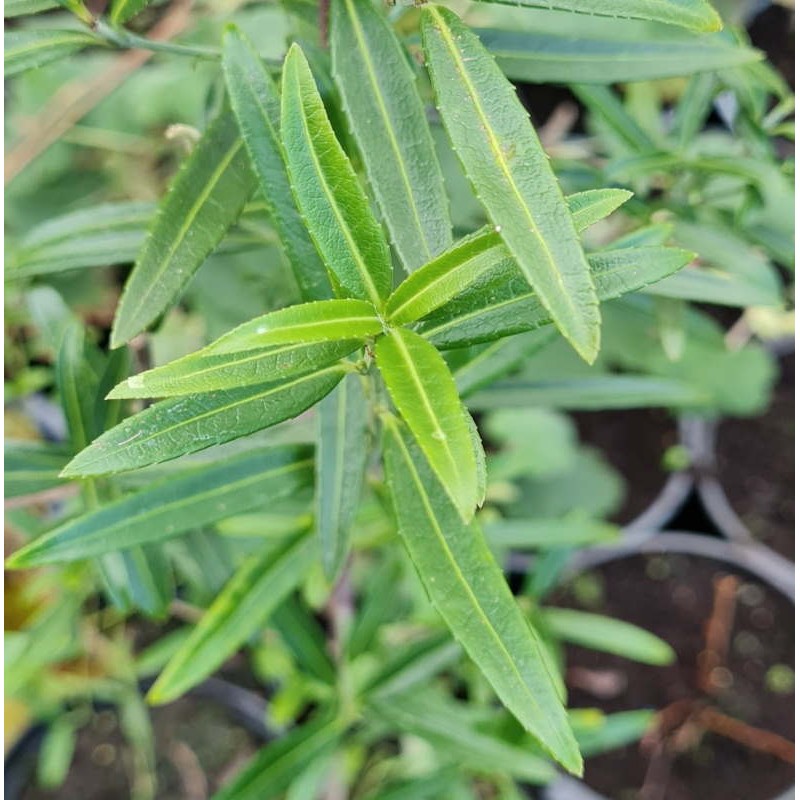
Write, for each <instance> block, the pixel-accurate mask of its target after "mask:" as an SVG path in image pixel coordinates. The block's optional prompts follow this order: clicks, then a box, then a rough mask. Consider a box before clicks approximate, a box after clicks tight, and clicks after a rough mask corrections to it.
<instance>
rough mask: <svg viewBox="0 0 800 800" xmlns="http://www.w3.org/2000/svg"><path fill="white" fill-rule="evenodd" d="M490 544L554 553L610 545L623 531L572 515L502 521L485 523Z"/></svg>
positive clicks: (604, 523) (614, 526) (485, 530)
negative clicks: (587, 546) (596, 545)
mask: <svg viewBox="0 0 800 800" xmlns="http://www.w3.org/2000/svg"><path fill="white" fill-rule="evenodd" d="M483 528H484V532H485V533H486V538H487V540H488V541H489V544H490V545H492V546H493V547H498V548H509V549H514V550H534V549H542V550H551V549H559V548H564V547H585V546H586V545H592V544H606V543H608V542H612V541H614V540H615V539H618V538H619V528H618V527H617V526H616V525H611V524H609V523H607V522H600V521H598V520H594V519H589V518H588V517H584V516H583V515H582V514H572V515H567V516H566V517H561V518H557V519H538V518H534V519H498V520H492V521H490V522H486V523H484V526H483Z"/></svg>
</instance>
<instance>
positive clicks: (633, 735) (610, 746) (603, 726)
mask: <svg viewBox="0 0 800 800" xmlns="http://www.w3.org/2000/svg"><path fill="white" fill-rule="evenodd" d="M569 715H570V720H569V721H570V725H571V726H572V731H573V733H574V734H575V738H576V739H577V740H578V746H579V747H580V748H581V753H583V755H584V757H586V758H590V757H591V756H594V755H599V754H600V753H605V752H607V751H609V750H615V749H616V748H618V747H624V746H625V745H628V744H632V743H633V742H638V741H639V740H640V739H641V738H642V737H643V736H644V734H645V733H646V732H647V730H648V729H649V728H650V726H651V725H652V724H653V721H654V719H655V716H656V714H655V712H654V711H650V710H643V711H618V712H617V713H616V714H603V712H602V711H599V710H598V709H596V708H578V709H574V710H571V711H570V712H569Z"/></svg>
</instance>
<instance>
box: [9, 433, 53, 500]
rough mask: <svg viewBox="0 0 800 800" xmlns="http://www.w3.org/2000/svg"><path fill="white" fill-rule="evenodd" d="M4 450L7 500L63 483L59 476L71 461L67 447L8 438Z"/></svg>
mask: <svg viewBox="0 0 800 800" xmlns="http://www.w3.org/2000/svg"><path fill="white" fill-rule="evenodd" d="M4 450H5V452H4V458H3V466H4V467H5V472H4V473H3V481H4V488H5V496H6V497H7V498H10V497H22V496H24V495H26V494H34V493H35V492H44V491H46V490H47V489H53V488H55V487H56V486H60V485H61V484H62V483H63V480H62V479H61V478H59V473H60V472H61V470H62V469H63V468H64V466H65V465H66V463H67V461H69V451H68V450H67V449H65V448H64V447H60V446H55V445H52V444H45V443H43V442H29V441H13V440H10V439H7V440H6V442H5V448H4Z"/></svg>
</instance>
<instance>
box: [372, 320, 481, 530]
mask: <svg viewBox="0 0 800 800" xmlns="http://www.w3.org/2000/svg"><path fill="white" fill-rule="evenodd" d="M375 360H376V362H377V364H378V369H379V370H380V372H381V376H382V377H383V380H384V381H385V382H386V386H387V388H388V389H389V394H390V395H391V398H392V401H393V402H394V404H395V406H396V407H397V410H398V411H399V412H400V414H401V416H402V417H403V419H404V420H405V421H406V423H407V424H408V426H409V429H410V430H411V432H412V433H413V434H414V438H415V439H416V440H417V442H418V444H419V446H420V448H421V449H422V452H423V453H424V454H425V456H426V458H427V459H428V461H429V462H430V465H431V467H432V468H433V471H434V472H435V473H436V474H437V475H438V476H439V479H440V480H441V482H442V484H443V485H444V487H445V489H446V491H447V493H448V494H449V495H450V497H451V499H452V501H453V503H454V504H455V506H456V508H457V509H458V513H459V514H460V515H461V518H462V519H463V520H464V521H469V520H470V519H471V518H472V516H473V515H474V513H475V505H476V503H477V501H478V494H479V487H478V476H477V470H478V465H477V463H476V459H475V452H474V450H473V445H472V436H471V433H470V428H469V425H468V424H467V422H466V419H465V416H464V415H465V412H464V407H463V405H462V404H461V401H460V400H459V397H458V390H457V389H456V386H455V383H454V382H453V378H452V376H451V375H450V370H449V369H448V368H447V364H445V362H444V359H443V358H442V357H441V355H439V353H438V351H437V350H436V348H434V347H433V346H432V345H430V344H428V343H427V342H426V341H425V340H424V339H423V338H422V337H420V336H418V335H417V334H416V333H414V332H412V331H409V330H406V329H405V328H398V329H395V330H391V331H389V332H388V333H387V334H386V335H385V336H382V337H381V338H380V339H378V341H377V342H376V343H375Z"/></svg>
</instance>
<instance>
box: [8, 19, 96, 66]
mask: <svg viewBox="0 0 800 800" xmlns="http://www.w3.org/2000/svg"><path fill="white" fill-rule="evenodd" d="M102 44H103V42H102V40H100V39H98V38H97V37H95V36H92V34H90V33H86V32H84V31H76V30H63V31H53V30H41V29H39V28H34V29H30V30H17V31H6V32H5V33H4V34H3V64H4V68H5V75H6V77H7V78H10V77H11V76H12V75H17V74H19V73H20V72H25V71H26V70H29V69H33V68H34V67H41V66H44V65H45V64H49V63H50V62H51V61H58V60H59V59H60V58H65V57H66V56H69V55H72V54H73V53H77V52H79V51H80V50H83V49H84V48H85V47H88V46H89V45H102Z"/></svg>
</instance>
